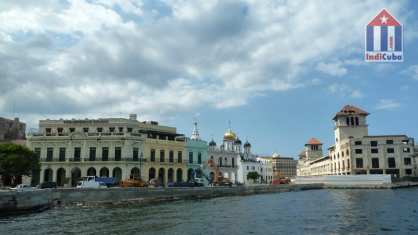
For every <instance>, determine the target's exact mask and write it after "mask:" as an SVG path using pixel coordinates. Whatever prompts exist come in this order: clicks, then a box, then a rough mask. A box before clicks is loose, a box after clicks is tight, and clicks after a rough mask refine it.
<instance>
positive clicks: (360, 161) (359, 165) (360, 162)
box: [356, 158, 363, 168]
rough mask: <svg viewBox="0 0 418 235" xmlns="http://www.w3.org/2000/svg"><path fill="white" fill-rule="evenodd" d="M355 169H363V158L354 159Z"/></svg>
mask: <svg viewBox="0 0 418 235" xmlns="http://www.w3.org/2000/svg"><path fill="white" fill-rule="evenodd" d="M356 168H363V158H356Z"/></svg>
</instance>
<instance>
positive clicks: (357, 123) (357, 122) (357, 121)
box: [356, 117, 360, 126]
mask: <svg viewBox="0 0 418 235" xmlns="http://www.w3.org/2000/svg"><path fill="white" fill-rule="evenodd" d="M358 125H360V123H359V120H358V117H356V126H358Z"/></svg>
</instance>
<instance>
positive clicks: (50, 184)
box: [39, 182, 57, 188]
mask: <svg viewBox="0 0 418 235" xmlns="http://www.w3.org/2000/svg"><path fill="white" fill-rule="evenodd" d="M39 188H57V183H56V182H43V183H42V184H40V185H39Z"/></svg>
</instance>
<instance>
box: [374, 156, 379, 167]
mask: <svg viewBox="0 0 418 235" xmlns="http://www.w3.org/2000/svg"><path fill="white" fill-rule="evenodd" d="M372 168H379V158H372Z"/></svg>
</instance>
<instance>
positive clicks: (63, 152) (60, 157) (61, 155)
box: [59, 148, 65, 162]
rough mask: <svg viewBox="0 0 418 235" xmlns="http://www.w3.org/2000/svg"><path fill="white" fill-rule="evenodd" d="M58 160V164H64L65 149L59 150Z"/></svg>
mask: <svg viewBox="0 0 418 235" xmlns="http://www.w3.org/2000/svg"><path fill="white" fill-rule="evenodd" d="M59 160H60V162H65V148H60V153H59Z"/></svg>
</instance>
